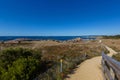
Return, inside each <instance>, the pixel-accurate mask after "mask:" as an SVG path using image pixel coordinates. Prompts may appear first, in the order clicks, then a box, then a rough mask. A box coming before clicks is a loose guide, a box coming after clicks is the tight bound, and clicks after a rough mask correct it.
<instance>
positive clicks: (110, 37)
mask: <svg viewBox="0 0 120 80" xmlns="http://www.w3.org/2000/svg"><path fill="white" fill-rule="evenodd" d="M103 38H104V39H120V35H113V36H103Z"/></svg>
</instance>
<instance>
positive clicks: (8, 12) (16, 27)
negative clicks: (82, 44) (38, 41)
mask: <svg viewBox="0 0 120 80" xmlns="http://www.w3.org/2000/svg"><path fill="white" fill-rule="evenodd" d="M103 34H107V35H112V34H120V0H0V36H11V35H12V36H57V35H59V36H70V35H75V36H76V35H103Z"/></svg>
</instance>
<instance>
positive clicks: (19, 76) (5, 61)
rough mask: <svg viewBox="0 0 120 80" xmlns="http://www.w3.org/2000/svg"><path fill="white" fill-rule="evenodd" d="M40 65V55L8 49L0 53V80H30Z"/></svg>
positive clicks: (17, 49)
mask: <svg viewBox="0 0 120 80" xmlns="http://www.w3.org/2000/svg"><path fill="white" fill-rule="evenodd" d="M41 65H42V62H41V54H39V55H38V53H36V51H32V50H29V49H23V48H9V49H6V50H4V51H2V52H1V53H0V80H31V79H34V78H35V77H36V75H37V74H36V71H37V70H38V68H39V67H40V66H41Z"/></svg>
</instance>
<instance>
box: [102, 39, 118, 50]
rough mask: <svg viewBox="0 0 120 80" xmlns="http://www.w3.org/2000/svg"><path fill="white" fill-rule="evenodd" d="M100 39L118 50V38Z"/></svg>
mask: <svg viewBox="0 0 120 80" xmlns="http://www.w3.org/2000/svg"><path fill="white" fill-rule="evenodd" d="M102 41H103V43H104V44H106V45H107V46H109V47H111V48H112V49H114V50H115V51H117V52H120V39H103V40H102Z"/></svg>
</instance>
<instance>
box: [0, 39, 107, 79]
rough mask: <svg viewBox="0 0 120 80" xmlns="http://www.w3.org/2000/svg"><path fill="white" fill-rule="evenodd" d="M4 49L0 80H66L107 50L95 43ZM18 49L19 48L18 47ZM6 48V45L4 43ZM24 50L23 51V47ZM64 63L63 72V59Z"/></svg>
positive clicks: (1, 55)
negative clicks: (74, 71)
mask: <svg viewBox="0 0 120 80" xmlns="http://www.w3.org/2000/svg"><path fill="white" fill-rule="evenodd" d="M19 45H21V44H18V45H15V46H14V45H13V46H14V47H12V48H10V46H9V47H8V46H7V48H5V47H4V49H3V50H1V52H0V80H33V79H34V80H35V79H36V80H63V79H64V78H65V77H67V75H68V74H70V73H72V70H73V69H74V68H76V66H77V65H78V64H80V63H81V62H82V61H84V60H86V59H89V58H92V57H94V56H99V55H101V51H102V50H104V51H106V52H107V50H106V49H105V48H104V49H103V48H101V46H100V45H99V44H98V43H97V42H95V41H91V42H87V43H82V44H81V43H80V44H79V43H77V44H75V43H74V44H59V45H51V46H43V47H38V46H37V47H36V48H34V49H32V47H33V45H31V44H24V45H27V46H31V47H27V46H26V47H22V46H24V45H23V44H22V45H21V46H19ZM18 46H19V48H18ZM2 47H3V44H2ZM20 47H21V48H20ZM61 59H62V60H63V63H62V64H63V66H62V72H60V60H61Z"/></svg>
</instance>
